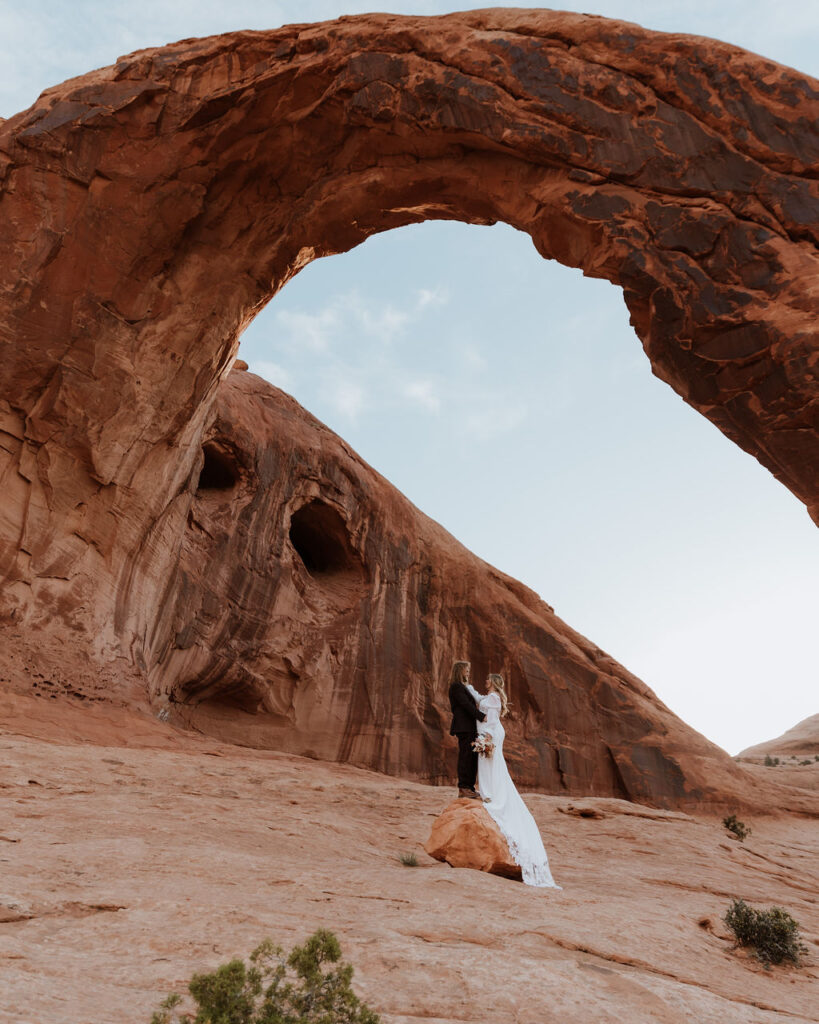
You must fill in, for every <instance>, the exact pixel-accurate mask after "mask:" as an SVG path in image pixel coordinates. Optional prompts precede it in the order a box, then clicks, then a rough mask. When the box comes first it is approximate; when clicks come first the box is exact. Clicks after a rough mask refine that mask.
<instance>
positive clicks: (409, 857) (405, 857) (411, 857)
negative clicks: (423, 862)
mask: <svg viewBox="0 0 819 1024" xmlns="http://www.w3.org/2000/svg"><path fill="white" fill-rule="evenodd" d="M398 859H399V860H400V861H401V863H402V864H403V865H404V867H405V868H417V867H418V858H417V857H416V856H415V854H414V853H413V852H412V851H411V850H410V852H409V853H402V854H401V856H400V857H399V858H398Z"/></svg>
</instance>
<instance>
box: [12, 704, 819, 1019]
mask: <svg viewBox="0 0 819 1024" xmlns="http://www.w3.org/2000/svg"><path fill="white" fill-rule="evenodd" d="M0 727H2V731H1V732H0V747H2V763H3V766H4V767H3V769H2V774H0V798H1V799H2V804H3V808H2V819H0V820H2V822H3V824H2V827H1V828H0V877H1V878H2V882H0V893H1V894H2V899H0V909H1V910H2V918H3V920H2V922H1V923H0V964H1V965H2V966H1V967H0V973H1V974H2V978H3V983H4V986H5V994H4V997H3V999H2V1001H0V1020H2V1021H3V1022H4V1024H6V1022H8V1024H11V1022H14V1024H21V1022H27V1024H28V1022H37V1024H67V1022H70V1024H145V1022H147V1020H148V1019H149V1017H150V1012H151V1010H152V1009H153V1008H154V1007H155V1006H156V1004H157V1002H158V1001H159V999H160V998H161V997H162V996H163V995H164V994H165V993H166V992H167V991H168V990H169V989H171V988H179V989H181V987H182V986H183V983H184V982H185V981H186V980H187V979H188V978H189V977H190V975H191V974H192V972H193V971H195V970H202V969H210V968H213V967H215V966H216V965H218V964H219V963H222V962H224V961H225V960H227V959H229V958H230V957H232V956H234V955H243V956H244V955H246V954H247V953H248V952H249V951H250V950H251V949H252V948H253V947H254V946H255V945H256V944H257V943H258V941H259V940H261V939H262V938H263V937H264V936H267V935H270V936H272V937H273V938H274V940H275V941H277V942H279V943H281V944H283V945H285V946H289V945H291V944H293V943H294V942H297V941H301V940H302V939H303V938H304V937H305V936H306V935H307V934H309V933H310V932H311V931H312V930H313V929H315V928H316V927H319V926H326V927H329V928H331V929H333V930H334V931H336V933H337V934H338V935H339V936H340V938H341V941H342V946H343V949H344V953H345V956H346V957H347V959H349V960H350V961H351V962H352V963H353V964H354V965H355V968H356V979H355V985H356V989H357V991H358V992H359V993H360V994H361V995H362V996H363V997H364V998H365V999H366V1000H367V1001H368V1002H369V1003H370V1004H371V1005H372V1006H373V1007H375V1008H376V1009H378V1010H379V1011H380V1012H381V1013H382V1015H383V1019H384V1021H385V1022H386V1024H411V1022H417V1021H420V1020H423V1021H426V1022H434V1024H454V1022H456V1021H457V1022H459V1024H463V1022H476V1024H477V1022H481V1024H483V1022H484V1021H493V1022H497V1024H512V1022H514V1024H544V1022H549V1021H560V1022H561V1024H589V1022H597V1021H628V1022H629V1024H649V1022H651V1024H678V1022H682V1021H696V1022H697V1024H712V1022H713V1024H773V1022H783V1024H784V1022H785V1021H788V1022H789V1024H799V1022H807V1021H814V1020H815V1019H816V1006H817V1001H816V993H817V988H818V987H819V986H818V985H817V981H818V980H819V966H817V960H818V959H819V957H818V955H817V954H819V906H817V889H819V835H818V834H817V826H816V821H815V819H814V820H809V819H806V818H798V817H770V818H761V817H755V818H753V819H752V820H750V822H749V823H750V824H751V825H752V827H753V829H754V831H753V835H752V836H751V837H750V839H749V840H748V841H747V842H746V843H745V844H744V845H743V844H740V843H739V842H737V841H736V840H734V839H733V838H731V837H730V836H729V835H728V834H727V833H726V832H725V830H724V829H723V828H722V827H721V825H720V823H719V821H718V820H717V819H714V818H705V817H698V818H693V817H690V816H688V815H685V814H682V813H679V812H671V811H659V810H649V809H647V808H643V807H640V806H639V805H636V804H630V803H627V802H625V801H620V800H615V799H602V798H597V799H572V800H569V799H567V798H557V797H547V796H527V802H528V804H529V806H530V807H531V808H532V811H533V813H534V815H535V817H536V818H537V821H538V823H539V825H540V828H541V831H542V834H543V836H544V839H545V841H546V844H547V847H548V850H549V855H550V859H551V862H552V865H553V869H554V872H555V876H556V878H557V879H558V881H559V882H560V883H561V884H562V885H563V886H564V890H563V891H562V892H557V893H555V892H546V891H541V890H538V891H535V890H532V889H528V888H526V887H524V886H523V885H521V884H519V883H516V882H513V881H509V880H507V879H503V878H499V877H495V876H492V875H488V874H485V873H482V872H477V871H466V870H453V869H451V868H449V867H447V866H446V865H443V864H439V863H437V862H435V861H433V860H431V859H430V858H428V857H426V855H425V854H424V853H423V850H422V843H423V842H424V840H425V839H426V838H427V835H428V833H429V828H430V825H431V822H432V821H433V819H434V817H435V816H436V815H437V814H438V813H439V812H440V811H441V810H442V809H443V807H444V806H446V804H447V803H448V802H449V801H450V800H451V799H452V797H453V793H454V791H453V789H451V788H435V787H432V786H427V785H422V784H418V783H412V782H407V781H401V780H396V779H391V778H387V777H384V776H380V775H376V774H372V773H370V772H367V771H364V770H361V769H356V768H353V767H350V766H343V765H329V764H323V763H319V762H315V761H310V760H307V759H304V758H299V757H294V756H292V755H285V754H281V753H271V752H267V751H252V750H246V749H239V748H235V747H229V746H227V745H223V744H217V743H215V742H214V741H213V740H209V739H204V738H201V737H196V736H194V735H192V734H183V733H180V732H178V731H176V730H174V729H173V728H171V727H169V726H165V725H162V724H161V723H157V722H155V721H152V720H151V719H150V718H147V717H145V718H142V717H139V716H135V715H134V714H133V713H132V712H128V711H126V710H117V709H113V708H110V707H106V706H91V707H89V706H88V705H81V704H79V703H77V702H72V701H64V700H47V699H44V698H30V697H17V696H13V697H10V698H9V700H8V702H4V708H3V712H2V718H0ZM103 739H104V740H105V743H106V745H102V743H101V741H102V740H103ZM583 814H587V815H588V814H593V815H594V814H596V815H598V816H597V817H583V816H582V815H583ZM404 850H415V851H417V853H418V857H419V867H417V868H414V869H413V868H405V867H403V866H402V865H401V864H400V863H399V860H398V855H399V853H400V852H401V851H404ZM733 895H738V896H742V897H744V898H745V899H747V900H749V901H750V902H752V903H754V904H757V905H763V906H768V905H770V904H772V903H778V904H781V905H783V906H784V907H786V908H787V909H788V910H789V911H790V912H791V913H793V915H794V916H795V917H796V918H797V920H799V921H800V923H801V925H802V928H803V932H804V935H805V938H806V940H807V942H808V945H809V948H810V953H809V956H808V964H807V966H806V967H804V968H802V969H800V970H795V969H790V968H789V969H782V968H776V969H773V970H771V971H765V970H764V969H763V968H762V967H761V966H759V965H758V964H757V963H756V962H755V961H753V960H751V959H749V958H748V956H747V955H746V954H745V953H743V952H741V951H734V950H732V943H731V942H730V941H729V939H728V937H727V934H726V932H725V929H724V926H723V925H722V924H721V922H720V917H721V915H722V913H723V912H724V909H725V907H726V906H727V904H728V901H729V899H730V897H731V896H733Z"/></svg>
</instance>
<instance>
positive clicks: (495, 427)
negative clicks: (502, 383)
mask: <svg viewBox="0 0 819 1024" xmlns="http://www.w3.org/2000/svg"><path fill="white" fill-rule="evenodd" d="M528 415H529V409H528V407H527V406H526V405H525V404H524V403H519V404H517V405H514V406H513V405H507V406H504V405H503V404H502V402H496V403H494V404H492V405H491V406H487V407H486V411H484V412H480V413H471V414H469V415H468V416H466V417H465V418H464V420H463V421H462V423H463V429H464V431H465V432H466V433H468V434H470V435H471V436H472V437H474V438H475V439H476V440H478V441H489V440H491V439H492V438H495V437H499V436H500V435H501V434H508V433H509V432H510V431H512V430H516V429H517V428H518V427H519V426H520V425H521V423H523V421H524V420H525V419H526V417H527V416H528Z"/></svg>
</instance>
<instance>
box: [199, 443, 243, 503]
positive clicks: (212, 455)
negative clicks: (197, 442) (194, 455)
mask: <svg viewBox="0 0 819 1024" xmlns="http://www.w3.org/2000/svg"><path fill="white" fill-rule="evenodd" d="M202 455H203V462H202V469H201V470H200V472H199V481H198V483H197V485H196V490H197V492H201V491H230V490H232V489H233V488H234V487H235V486H236V484H237V483H238V482H239V478H240V475H241V474H240V472H239V466H238V464H237V462H236V458H235V456H234V455H233V454H232V453H231V452H229V451H228V450H227V449H226V448H224V447H222V446H221V445H219V444H216V443H215V442H212V441H210V442H208V443H207V444H205V445H204V446H203V447H202Z"/></svg>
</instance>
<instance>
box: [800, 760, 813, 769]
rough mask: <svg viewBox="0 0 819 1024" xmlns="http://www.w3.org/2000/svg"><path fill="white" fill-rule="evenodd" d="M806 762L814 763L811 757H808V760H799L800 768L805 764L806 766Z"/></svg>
mask: <svg viewBox="0 0 819 1024" xmlns="http://www.w3.org/2000/svg"><path fill="white" fill-rule="evenodd" d="M806 764H813V761H811V760H810V759H808V760H806V761H800V762H799V767H800V768H804V766H805V765H806Z"/></svg>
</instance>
